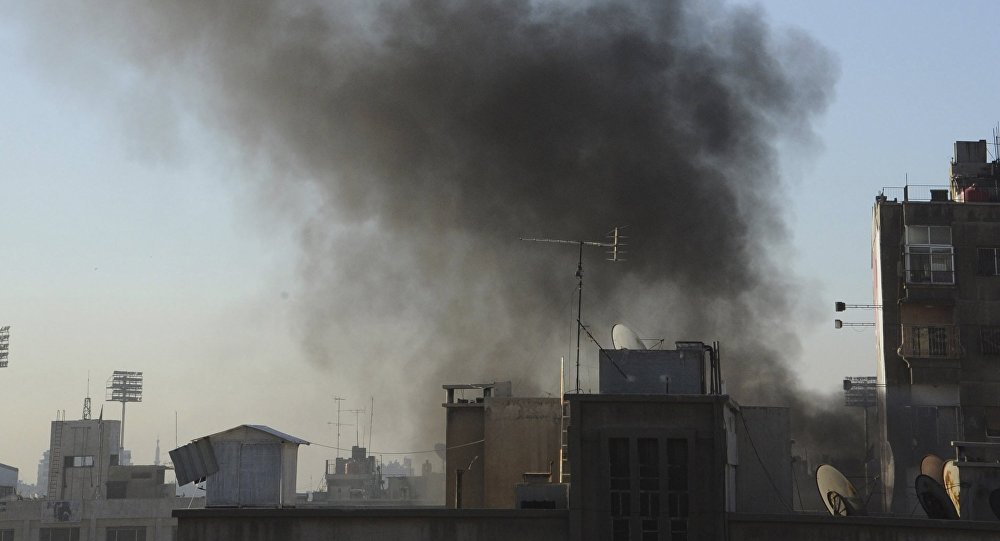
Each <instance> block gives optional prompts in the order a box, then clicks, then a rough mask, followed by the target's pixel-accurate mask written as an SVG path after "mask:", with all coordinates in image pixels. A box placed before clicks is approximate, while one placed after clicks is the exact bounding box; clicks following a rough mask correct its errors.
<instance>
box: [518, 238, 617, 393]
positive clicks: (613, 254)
mask: <svg viewBox="0 0 1000 541" xmlns="http://www.w3.org/2000/svg"><path fill="white" fill-rule="evenodd" d="M622 229H624V227H616V228H614V229H612V230H611V232H610V233H608V238H609V239H611V242H597V241H590V240H563V239H536V238H527V237H520V239H521V240H526V241H529V242H551V243H556V244H576V245H578V246H579V247H580V252H579V259H578V260H577V264H576V279H577V282H576V388H575V389H573V392H574V393H579V392H580V390H581V389H580V333H581V331H582V330H583V319H582V313H583V247H584V246H597V247H600V248H611V250H609V251H608V256H609V257H608V261H625V260H624V259H622V257H621V256H622V255H624V254H625V251H624V250H622V247H623V246H625V243H623V242H621V241H622V239H624V238H626V237H624V236H623V235H621V232H620V230H622Z"/></svg>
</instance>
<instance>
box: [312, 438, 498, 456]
mask: <svg viewBox="0 0 1000 541" xmlns="http://www.w3.org/2000/svg"><path fill="white" fill-rule="evenodd" d="M484 441H486V439H485V438H484V439H481V440H476V441H470V442H469V443H463V444H461V445H453V446H451V447H445V448H444V449H440V451H450V450H452V449H459V448H461V447H468V446H470V445H476V444H477V443H483V442H484ZM309 445H317V446H319V447H325V448H327V449H334V450H337V451H350V449H340V448H338V447H337V446H335V445H325V444H322V443H316V442H309ZM438 451H439V449H431V450H429V451H393V452H389V451H373V450H369V451H368V454H369V455H421V454H426V453H437V452H438Z"/></svg>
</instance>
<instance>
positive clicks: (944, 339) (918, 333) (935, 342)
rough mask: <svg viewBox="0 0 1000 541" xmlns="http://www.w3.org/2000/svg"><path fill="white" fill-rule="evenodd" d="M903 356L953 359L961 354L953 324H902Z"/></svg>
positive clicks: (960, 346) (960, 345) (956, 330)
mask: <svg viewBox="0 0 1000 541" xmlns="http://www.w3.org/2000/svg"><path fill="white" fill-rule="evenodd" d="M902 330H903V345H902V347H901V348H900V349H901V350H902V353H903V356H904V357H929V358H939V359H954V358H957V357H961V356H962V344H961V343H960V341H959V337H958V328H957V327H955V326H954V325H902Z"/></svg>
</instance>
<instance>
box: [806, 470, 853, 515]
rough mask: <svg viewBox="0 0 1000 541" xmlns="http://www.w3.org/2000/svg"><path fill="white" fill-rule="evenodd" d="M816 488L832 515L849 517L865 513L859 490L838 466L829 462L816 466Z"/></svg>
mask: <svg viewBox="0 0 1000 541" xmlns="http://www.w3.org/2000/svg"><path fill="white" fill-rule="evenodd" d="M816 488H818V489H819V496H820V498H821V499H822V500H823V503H825V504H826V508H827V510H828V511H830V514H831V515H833V516H835V517H849V516H858V515H864V514H865V506H864V503H862V501H861V498H860V497H858V491H857V490H856V489H855V488H854V485H853V484H851V482H850V481H848V480H847V478H846V477H844V474H842V473H840V470H838V469H837V468H834V467H833V466H831V465H829V464H821V465H820V467H819V468H816Z"/></svg>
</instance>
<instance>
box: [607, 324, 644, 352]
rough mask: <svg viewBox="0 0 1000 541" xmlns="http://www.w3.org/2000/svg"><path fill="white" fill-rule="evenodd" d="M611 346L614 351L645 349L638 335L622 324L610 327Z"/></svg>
mask: <svg viewBox="0 0 1000 541" xmlns="http://www.w3.org/2000/svg"><path fill="white" fill-rule="evenodd" d="M611 345H612V346H614V348H615V349H646V344H644V343H642V339H641V338H639V335H638V334H635V331H633V330H632V329H630V328H628V327H626V326H625V325H624V324H622V323H616V324H615V326H614V327H611Z"/></svg>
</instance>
